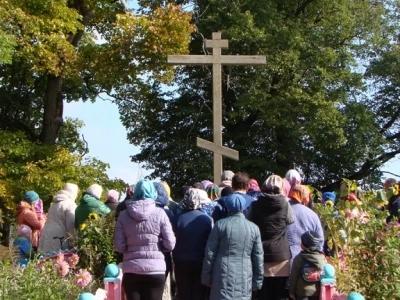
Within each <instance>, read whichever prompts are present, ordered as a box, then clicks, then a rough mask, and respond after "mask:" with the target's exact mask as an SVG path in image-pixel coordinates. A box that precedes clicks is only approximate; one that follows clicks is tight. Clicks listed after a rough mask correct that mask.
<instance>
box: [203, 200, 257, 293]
mask: <svg viewBox="0 0 400 300" xmlns="http://www.w3.org/2000/svg"><path fill="white" fill-rule="evenodd" d="M225 206H226V208H227V210H228V213H229V214H228V217H227V218H225V219H222V220H220V221H218V222H217V223H216V224H215V226H214V228H213V230H212V231H211V234H210V236H209V238H208V241H207V246H206V251H205V258H204V261H203V268H202V276H201V282H202V284H204V285H206V286H209V287H210V288H211V294H210V300H224V299H226V300H228V299H229V300H231V299H250V298H251V295H252V291H253V292H255V291H257V290H260V289H261V287H262V282H263V276H264V267H263V264H264V252H263V248H262V244H261V237H260V230H259V229H258V227H257V226H256V225H255V224H253V223H251V222H250V221H248V220H246V218H245V216H244V214H243V210H244V209H245V207H246V200H245V199H244V198H243V197H242V196H241V195H239V194H232V195H230V196H228V197H227V198H226V200H225Z"/></svg>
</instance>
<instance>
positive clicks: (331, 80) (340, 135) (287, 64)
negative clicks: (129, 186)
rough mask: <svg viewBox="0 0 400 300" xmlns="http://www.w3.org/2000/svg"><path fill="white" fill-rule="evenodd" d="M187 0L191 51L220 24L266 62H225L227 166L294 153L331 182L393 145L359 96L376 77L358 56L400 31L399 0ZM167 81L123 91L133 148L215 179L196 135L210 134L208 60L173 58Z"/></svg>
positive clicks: (184, 174)
mask: <svg viewBox="0 0 400 300" xmlns="http://www.w3.org/2000/svg"><path fill="white" fill-rule="evenodd" d="M146 4H148V3H146ZM156 4H157V1H153V2H151V5H156ZM190 4H192V5H193V6H192V7H193V10H194V20H195V22H196V26H197V28H198V30H197V32H196V33H194V34H193V38H192V42H191V46H190V52H191V54H208V52H206V53H205V52H204V49H203V45H202V42H203V38H207V37H210V36H211V33H212V32H213V31H219V30H221V31H222V36H223V38H225V39H228V40H229V41H230V45H229V50H226V51H225V53H227V54H241V55H245V54H261V55H266V57H267V66H266V67H245V68H243V67H236V66H229V67H224V68H223V81H224V82H223V91H222V94H223V102H224V106H223V116H224V117H223V118H224V120H223V125H224V130H223V137H224V142H225V145H226V146H229V147H232V148H235V149H236V150H239V151H240V161H239V162H233V161H231V160H228V159H226V160H225V161H224V166H225V168H229V169H233V170H246V171H247V172H249V173H250V174H251V175H252V176H253V177H255V178H257V179H265V176H266V175H268V174H270V173H276V174H281V175H283V174H284V172H285V171H286V170H287V169H289V168H292V167H293V165H295V166H296V167H297V168H300V169H301V170H302V171H303V173H304V175H305V181H306V182H308V183H312V184H315V185H317V186H327V185H330V188H331V187H332V186H333V185H337V184H338V182H339V181H338V180H339V179H340V178H343V177H346V178H350V179H362V178H364V177H366V176H370V175H371V174H372V175H376V174H377V172H378V173H379V167H380V166H381V165H382V164H383V163H384V162H386V161H387V160H388V159H390V158H391V157H393V155H391V154H390V151H393V150H390V149H389V148H388V140H387V138H385V136H384V135H382V132H380V126H379V119H380V118H382V116H380V115H376V113H375V112H376V110H373V109H372V107H371V104H370V103H368V101H366V100H365V98H366V97H367V96H368V95H369V94H370V89H369V88H370V87H371V86H372V85H373V84H374V83H373V82H371V80H368V78H367V76H366V74H367V70H366V68H365V67H364V68H363V65H365V66H367V67H369V64H370V62H371V61H372V59H373V58H379V57H380V56H379V53H378V52H377V50H376V49H383V48H385V45H386V46H387V45H389V44H390V43H391V42H392V41H391V38H390V37H394V36H395V35H396V28H398V27H396V26H394V25H395V22H396V21H395V20H396V19H395V18H394V16H391V12H395V11H398V10H397V7H398V6H397V5H398V4H397V2H396V1H391V0H382V1H375V0H374V1H372V0H371V1H370V0H363V1H351V0H345V1H342V0H340V1H339V0H334V1H328V0H323V1H302V2H301V1H300V2H298V1H294V0H285V1H281V0H276V1H268V2H267V3H265V2H260V1H254V0H247V1H216V0H202V1H195V2H194V1H193V2H192V1H188V5H190ZM389 36H390V37H389ZM392 40H393V39H392ZM393 47H394V46H393ZM382 70H384V68H382ZM393 71H394V68H393ZM393 74H395V73H393ZM172 87H174V88H175V89H173V90H171V88H170V89H168V90H166V89H165V87H164V86H163V85H162V84H161V83H158V82H155V84H154V85H153V86H152V89H151V90H149V91H148V92H147V93H144V94H142V95H141V97H140V98H139V99H133V100H131V101H130V102H128V101H120V102H119V103H118V104H119V108H120V112H121V116H122V121H123V123H124V125H125V126H126V128H127V129H128V130H129V138H130V140H131V142H132V143H133V144H134V145H141V152H140V153H139V154H138V155H135V156H133V160H134V161H135V162H140V163H143V164H144V165H145V167H147V168H154V169H155V172H154V173H153V174H152V175H151V177H153V178H155V177H161V178H163V179H166V180H168V181H170V182H171V183H173V184H175V185H177V186H180V185H183V184H187V183H192V182H194V181H195V180H199V179H205V178H208V179H212V163H211V154H210V153H207V152H206V151H203V150H200V149H198V148H197V147H196V146H195V137H196V136H199V137H201V138H205V139H208V140H211V139H212V132H211V126H212V113H211V109H210V108H211V107H212V102H211V99H212V90H211V72H210V68H209V67H206V66H204V67H193V66H187V67H181V68H178V71H177V73H176V76H175V79H174V85H173V86H172ZM370 99H371V101H373V100H374V99H375V100H378V99H376V98H374V96H373V95H370ZM376 102H379V101H376ZM136 106H140V110H134V109H133V108H135V107H136ZM132 111H133V113H131V112H132ZM388 118H390V115H389V116H388ZM149 120H151V122H149ZM396 147H397V146H396ZM396 147H395V149H396V150H394V151H400V150H399V149H400V147H397V148H396ZM388 151H389V152H388ZM396 153H397V152H396ZM378 175H379V174H378Z"/></svg>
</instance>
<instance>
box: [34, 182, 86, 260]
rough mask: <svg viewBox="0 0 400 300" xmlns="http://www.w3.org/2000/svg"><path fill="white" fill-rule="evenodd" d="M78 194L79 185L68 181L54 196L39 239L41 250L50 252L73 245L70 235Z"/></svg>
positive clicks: (72, 228)
mask: <svg viewBox="0 0 400 300" xmlns="http://www.w3.org/2000/svg"><path fill="white" fill-rule="evenodd" d="M77 196H78V186H77V185H76V184H73V183H67V184H66V185H65V187H64V189H62V190H61V191H59V192H57V194H56V195H55V196H54V198H53V204H52V205H51V206H50V208H49V212H48V216H47V222H46V224H45V225H44V228H43V231H42V235H41V237H40V240H39V248H38V250H39V252H41V253H49V252H52V251H59V250H60V249H67V248H68V247H69V246H72V244H71V239H69V237H70V235H71V234H72V233H73V232H74V227H75V209H76V203H75V200H76V198H77Z"/></svg>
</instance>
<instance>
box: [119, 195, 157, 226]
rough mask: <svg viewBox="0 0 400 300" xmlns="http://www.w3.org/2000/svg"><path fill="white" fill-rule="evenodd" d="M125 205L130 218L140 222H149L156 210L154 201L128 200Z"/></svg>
mask: <svg viewBox="0 0 400 300" xmlns="http://www.w3.org/2000/svg"><path fill="white" fill-rule="evenodd" d="M125 203H126V210H127V211H128V214H129V216H130V217H131V218H132V219H134V220H136V221H139V222H140V221H144V220H147V218H148V217H149V216H150V215H151V214H152V213H153V212H154V210H155V209H156V203H155V202H154V200H152V199H144V200H136V201H132V200H126V201H125Z"/></svg>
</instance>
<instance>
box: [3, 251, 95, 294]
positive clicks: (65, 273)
mask: <svg viewBox="0 0 400 300" xmlns="http://www.w3.org/2000/svg"><path fill="white" fill-rule="evenodd" d="M74 258H75V261H76V262H77V259H79V258H78V256H77V255H75V256H74ZM71 262H72V261H68V260H67V259H66V260H64V258H63V256H62V255H60V256H58V257H57V259H54V260H52V259H48V260H35V261H32V262H31V263H29V264H28V265H27V266H26V267H25V268H21V267H18V266H16V264H13V263H12V262H11V261H8V262H0V276H1V281H0V299H2V300H16V299H24V300H43V299H46V300H61V299H62V300H76V299H77V298H78V296H79V295H80V294H81V293H83V292H85V291H90V290H91V288H92V284H91V275H90V274H89V273H87V272H86V271H85V270H79V271H78V270H77V269H76V267H75V265H74V264H72V263H71ZM61 266H63V267H61ZM83 275H85V276H83Z"/></svg>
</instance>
